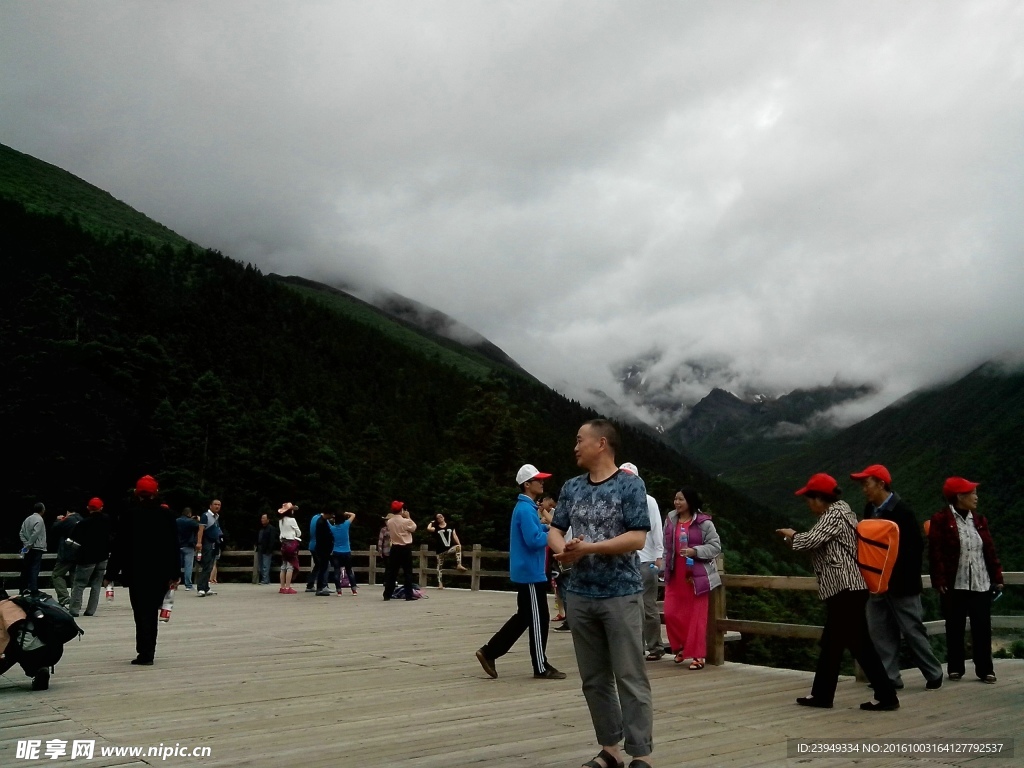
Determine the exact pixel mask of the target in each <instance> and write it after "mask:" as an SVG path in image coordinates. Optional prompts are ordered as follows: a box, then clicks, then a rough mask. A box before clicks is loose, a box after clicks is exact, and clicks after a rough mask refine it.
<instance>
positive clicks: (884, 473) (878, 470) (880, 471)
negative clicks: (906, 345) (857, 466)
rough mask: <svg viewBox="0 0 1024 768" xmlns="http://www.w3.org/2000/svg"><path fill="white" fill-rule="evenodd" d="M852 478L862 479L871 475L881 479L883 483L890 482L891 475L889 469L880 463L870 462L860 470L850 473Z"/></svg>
mask: <svg viewBox="0 0 1024 768" xmlns="http://www.w3.org/2000/svg"><path fill="white" fill-rule="evenodd" d="M850 477H851V478H853V479H854V480H863V479H864V478H866V477H873V478H875V479H876V480H881V481H882V482H883V483H886V484H889V483H892V475H890V474H889V470H888V469H886V468H885V467H883V466H882V465H881V464H872V465H871V466H870V467H868V468H867V469H865V470H863V471H862V472H854V473H853V474H852V475H850Z"/></svg>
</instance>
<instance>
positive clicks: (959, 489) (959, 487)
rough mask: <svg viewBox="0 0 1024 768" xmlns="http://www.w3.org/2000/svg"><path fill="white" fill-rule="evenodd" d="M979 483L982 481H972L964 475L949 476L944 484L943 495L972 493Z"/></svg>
mask: <svg viewBox="0 0 1024 768" xmlns="http://www.w3.org/2000/svg"><path fill="white" fill-rule="evenodd" d="M979 485H981V483H972V482H971V481H970V480H965V479H964V478H962V477H947V478H946V482H944V483H943V484H942V495H943V496H954V495H956V494H958V493H970V492H971V491H973V490H974V489H975V488H977V487H978V486H979Z"/></svg>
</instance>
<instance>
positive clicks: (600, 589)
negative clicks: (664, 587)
mask: <svg viewBox="0 0 1024 768" xmlns="http://www.w3.org/2000/svg"><path fill="white" fill-rule="evenodd" d="M618 447H619V436H618V432H617V431H616V430H615V427H614V426H612V424H611V423H609V422H607V421H605V420H604V419H594V420H593V421H588V422H587V423H586V424H584V425H583V426H582V427H580V430H579V432H578V433H577V434H576V463H577V464H578V465H579V466H580V467H582V468H583V469H586V470H587V473H586V474H583V475H580V476H579V477H574V478H573V479H572V480H570V481H569V482H567V483H566V484H565V485H564V486H562V492H561V493H560V494H559V497H558V506H556V507H555V515H554V518H553V519H552V521H551V528H550V530H549V532H548V546H549V547H551V551H552V552H553V553H554V555H555V558H556V559H557V560H558V561H559V562H560V563H562V564H563V565H571V566H572V576H571V577H570V579H569V584H568V586H567V587H566V591H567V592H568V593H569V596H568V599H567V600H566V618H567V621H568V623H569V628H570V629H571V630H572V640H573V646H574V647H575V649H576V663H577V666H578V667H579V671H580V678H581V679H582V681H583V694H584V696H585V697H586V700H587V706H588V707H589V709H590V718H591V720H592V721H593V723H594V731H595V732H596V734H597V740H598V743H599V744H600V745H601V753H600V754H599V755H597V756H596V757H595V758H594V759H593V760H591V761H590V762H588V763H586V765H588V766H595V768H615V766H619V765H622V763H623V754H622V753H623V749H625V751H626V752H627V753H629V754H630V755H632V756H633V758H634V760H633V762H632V763H630V765H631V766H633V768H636V766H637V765H650V764H651V763H650V754H651V752H652V750H653V740H652V735H651V732H652V730H653V726H654V713H653V709H652V703H651V685H650V682H649V681H648V679H647V670H646V669H645V667H644V644H643V602H642V594H641V593H642V592H643V579H642V578H641V576H640V566H639V560H638V557H637V550H640V549H642V548H643V546H644V542H645V541H646V538H647V531H649V530H650V527H651V523H650V515H649V514H648V510H647V489H646V487H645V486H644V483H643V480H641V479H640V478H639V477H637V476H636V475H631V474H629V473H627V472H620V471H619V468H618V466H617V465H616V463H615V453H616V451H617V449H618ZM570 527H571V528H572V531H573V538H572V539H570V540H569V541H566V540H565V532H566V531H567V530H569V528H570ZM616 690H617V693H616ZM623 740H624V744H623V745H622V746H619V742H620V741H623Z"/></svg>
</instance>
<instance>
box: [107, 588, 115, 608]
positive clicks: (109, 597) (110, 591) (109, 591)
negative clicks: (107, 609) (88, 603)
mask: <svg viewBox="0 0 1024 768" xmlns="http://www.w3.org/2000/svg"><path fill="white" fill-rule="evenodd" d="M107 602H108V603H112V602H114V585H113V584H107Z"/></svg>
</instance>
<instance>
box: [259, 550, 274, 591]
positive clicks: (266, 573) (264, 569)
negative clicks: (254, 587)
mask: <svg viewBox="0 0 1024 768" xmlns="http://www.w3.org/2000/svg"><path fill="white" fill-rule="evenodd" d="M273 557H274V555H273V553H271V554H269V555H264V554H263V553H262V552H261V553H260V584H269V583H270V561H271V559H272V558H273Z"/></svg>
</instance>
